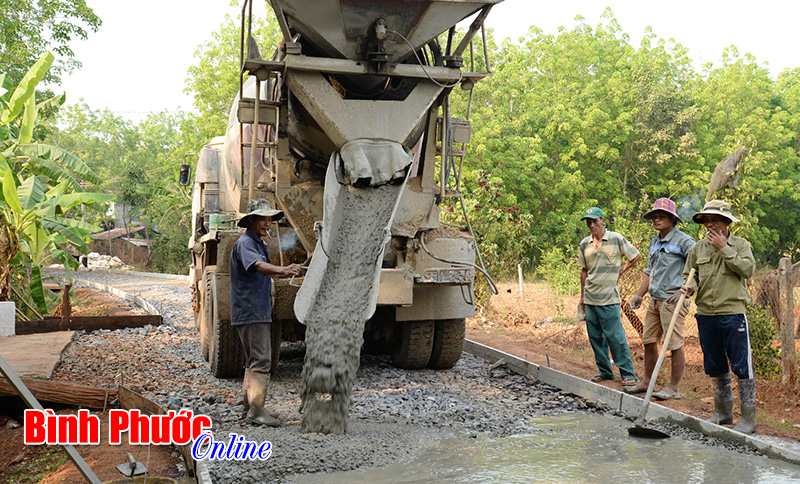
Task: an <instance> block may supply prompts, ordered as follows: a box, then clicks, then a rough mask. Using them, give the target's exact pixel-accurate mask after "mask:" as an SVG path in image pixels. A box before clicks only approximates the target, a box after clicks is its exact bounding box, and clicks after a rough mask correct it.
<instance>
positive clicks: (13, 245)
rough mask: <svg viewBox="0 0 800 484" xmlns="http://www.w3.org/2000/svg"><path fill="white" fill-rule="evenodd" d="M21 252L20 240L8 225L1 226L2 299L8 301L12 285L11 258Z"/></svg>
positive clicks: (0, 288)
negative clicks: (10, 230)
mask: <svg viewBox="0 0 800 484" xmlns="http://www.w3.org/2000/svg"><path fill="white" fill-rule="evenodd" d="M17 252H19V241H18V240H17V238H16V236H15V235H14V234H12V233H10V232H9V227H8V226H5V225H4V226H2V227H0V301H8V300H9V297H8V293H9V292H10V290H9V286H10V285H11V260H12V259H13V258H14V256H16V255H17Z"/></svg>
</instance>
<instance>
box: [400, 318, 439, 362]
mask: <svg viewBox="0 0 800 484" xmlns="http://www.w3.org/2000/svg"><path fill="white" fill-rule="evenodd" d="M394 331H395V337H394V338H393V342H392V343H393V344H392V345H391V348H392V349H391V351H390V352H389V356H391V358H392V363H394V366H396V367H398V368H408V369H412V370H414V369H419V368H425V365H427V364H428V360H429V359H430V357H431V348H432V347H433V333H434V325H433V321H405V322H398V323H397V324H396V325H395V327H394Z"/></svg>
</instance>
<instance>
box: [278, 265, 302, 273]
mask: <svg viewBox="0 0 800 484" xmlns="http://www.w3.org/2000/svg"><path fill="white" fill-rule="evenodd" d="M301 269H302V267H301V266H300V264H289V265H288V266H283V275H284V276H299V275H300V270H301Z"/></svg>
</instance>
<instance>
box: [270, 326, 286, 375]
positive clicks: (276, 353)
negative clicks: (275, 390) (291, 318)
mask: <svg viewBox="0 0 800 484" xmlns="http://www.w3.org/2000/svg"><path fill="white" fill-rule="evenodd" d="M282 326H283V324H282V323H281V322H280V321H272V323H270V328H269V337H270V344H271V345H272V347H271V351H270V358H271V359H270V362H269V372H270V374H271V375H272V376H273V377H274V376H275V374H276V372H277V371H278V360H280V359H281V327H282Z"/></svg>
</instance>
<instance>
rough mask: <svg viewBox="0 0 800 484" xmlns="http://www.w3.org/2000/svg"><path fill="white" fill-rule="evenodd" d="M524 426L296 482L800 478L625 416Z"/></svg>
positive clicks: (621, 483) (619, 482) (544, 420)
mask: <svg viewBox="0 0 800 484" xmlns="http://www.w3.org/2000/svg"><path fill="white" fill-rule="evenodd" d="M530 425H531V427H530V432H529V433H526V434H521V435H515V436H511V437H505V438H489V437H481V436H479V437H477V438H474V439H470V438H458V439H449V440H443V441H441V442H440V443H439V444H438V445H436V446H432V447H429V448H427V449H425V450H423V451H422V452H421V453H420V454H419V455H418V456H417V457H415V458H413V459H411V460H410V461H404V462H397V463H395V464H392V465H389V466H385V467H381V468H377V469H369V470H365V471H351V472H341V473H336V474H327V475H308V476H302V477H297V478H295V479H294V480H292V481H290V482H295V483H316V482H325V483H360V482H364V483H367V482H368V483H390V482H391V483H417V482H437V483H460V484H465V483H497V482H503V483H529V482H547V483H554V482H558V483H604V482H605V483H612V482H613V483H614V484H626V483H630V484H644V483H742V484H749V483H800V467H798V466H795V465H792V464H788V463H784V462H781V461H776V460H773V459H769V458H767V457H764V456H759V455H755V454H747V453H742V452H738V451H735V450H730V449H728V448H726V446H725V445H709V444H706V443H703V442H699V441H696V440H685V439H681V438H671V439H661V440H642V439H636V438H632V437H629V436H628V433H627V429H628V427H629V426H630V425H631V423H630V422H629V421H627V420H624V419H621V418H613V417H608V416H601V415H596V414H588V413H575V414H566V415H561V416H543V417H534V418H533V419H531V421H530Z"/></svg>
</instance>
